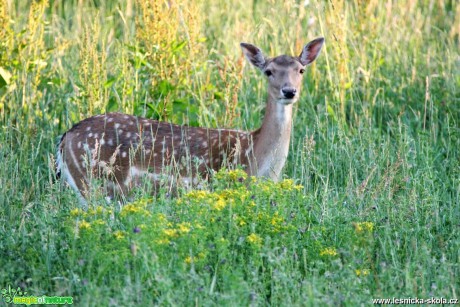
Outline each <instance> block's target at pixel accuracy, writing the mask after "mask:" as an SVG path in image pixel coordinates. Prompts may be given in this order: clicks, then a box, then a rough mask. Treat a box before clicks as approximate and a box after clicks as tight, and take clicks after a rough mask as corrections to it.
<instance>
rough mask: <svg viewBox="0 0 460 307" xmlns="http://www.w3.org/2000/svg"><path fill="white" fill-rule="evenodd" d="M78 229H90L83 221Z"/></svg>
mask: <svg viewBox="0 0 460 307" xmlns="http://www.w3.org/2000/svg"><path fill="white" fill-rule="evenodd" d="M79 227H80V229H90V228H91V224H90V223H88V222H87V221H85V220H83V221H81V222H80V225H79Z"/></svg>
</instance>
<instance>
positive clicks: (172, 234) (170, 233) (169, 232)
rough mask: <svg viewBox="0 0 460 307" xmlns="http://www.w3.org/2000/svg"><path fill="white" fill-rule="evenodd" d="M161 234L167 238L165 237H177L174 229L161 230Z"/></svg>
mask: <svg viewBox="0 0 460 307" xmlns="http://www.w3.org/2000/svg"><path fill="white" fill-rule="evenodd" d="M163 233H164V234H165V235H166V236H167V237H171V238H173V237H177V230H176V229H163Z"/></svg>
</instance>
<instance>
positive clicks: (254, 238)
mask: <svg viewBox="0 0 460 307" xmlns="http://www.w3.org/2000/svg"><path fill="white" fill-rule="evenodd" d="M247 239H248V241H249V242H250V243H252V244H254V245H259V244H261V243H262V238H261V237H259V236H258V235H256V234H255V233H251V234H250V235H249V236H248V237H247Z"/></svg>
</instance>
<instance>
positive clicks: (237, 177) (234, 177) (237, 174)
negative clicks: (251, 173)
mask: <svg viewBox="0 0 460 307" xmlns="http://www.w3.org/2000/svg"><path fill="white" fill-rule="evenodd" d="M215 178H216V179H217V180H219V181H230V182H235V181H245V180H246V179H247V178H248V174H247V173H246V172H245V171H243V170H241V169H235V170H226V169H221V170H220V171H219V172H217V174H216V175H215Z"/></svg>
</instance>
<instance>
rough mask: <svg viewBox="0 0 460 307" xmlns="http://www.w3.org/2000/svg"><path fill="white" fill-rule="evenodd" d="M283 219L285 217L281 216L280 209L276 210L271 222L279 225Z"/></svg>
mask: <svg viewBox="0 0 460 307" xmlns="http://www.w3.org/2000/svg"><path fill="white" fill-rule="evenodd" d="M283 221H284V220H283V218H282V217H280V216H279V214H278V211H277V212H275V214H274V215H273V217H272V220H271V221H270V223H271V224H272V225H273V226H278V225H280V224H281V223H282V222H283Z"/></svg>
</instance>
